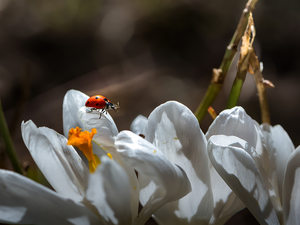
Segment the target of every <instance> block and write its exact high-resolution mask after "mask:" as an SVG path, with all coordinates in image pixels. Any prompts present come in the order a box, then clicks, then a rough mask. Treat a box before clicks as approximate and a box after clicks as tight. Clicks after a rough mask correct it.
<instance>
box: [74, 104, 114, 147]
mask: <svg viewBox="0 0 300 225" xmlns="http://www.w3.org/2000/svg"><path fill="white" fill-rule="evenodd" d="M77 115H78V118H79V120H80V121H81V122H82V124H83V128H84V130H88V131H91V130H92V129H93V128H96V129H97V134H95V135H94V137H93V141H95V142H96V143H97V144H98V145H99V146H101V148H103V149H104V150H106V148H110V147H113V146H114V138H115V136H117V135H118V129H117V126H116V124H115V122H114V120H113V119H112V118H111V116H110V115H109V113H104V114H102V116H101V119H99V112H97V111H93V112H90V109H88V108H87V107H85V106H84V107H81V108H80V109H79V111H78V114H77Z"/></svg>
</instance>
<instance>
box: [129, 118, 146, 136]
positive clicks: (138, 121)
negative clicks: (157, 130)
mask: <svg viewBox="0 0 300 225" xmlns="http://www.w3.org/2000/svg"><path fill="white" fill-rule="evenodd" d="M147 120H148V119H147V117H145V116H142V115H138V116H137V117H136V118H135V119H134V120H133V121H132V123H131V125H130V130H131V131H132V132H133V133H135V134H143V132H144V129H145V126H146V123H147Z"/></svg>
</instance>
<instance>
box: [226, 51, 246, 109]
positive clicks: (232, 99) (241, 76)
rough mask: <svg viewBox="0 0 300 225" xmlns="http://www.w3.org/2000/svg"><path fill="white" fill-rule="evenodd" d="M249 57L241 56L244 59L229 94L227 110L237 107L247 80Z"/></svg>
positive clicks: (240, 63)
mask: <svg viewBox="0 0 300 225" xmlns="http://www.w3.org/2000/svg"><path fill="white" fill-rule="evenodd" d="M249 55H250V54H249V53H247V54H246V56H241V57H242V59H241V60H240V61H239V64H238V70H237V73H236V77H235V79H234V82H233V85H232V87H231V91H230V94H229V98H228V102H227V106H226V108H227V109H231V108H233V107H234V106H236V105H237V102H238V100H239V97H240V95H241V91H242V87H243V84H244V81H245V78H246V74H247V71H248V63H249Z"/></svg>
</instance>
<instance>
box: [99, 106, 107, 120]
mask: <svg viewBox="0 0 300 225" xmlns="http://www.w3.org/2000/svg"><path fill="white" fill-rule="evenodd" d="M105 112H106V111H105V109H104V108H103V109H102V110H101V112H100V117H99V119H101V116H102V114H103V113H105Z"/></svg>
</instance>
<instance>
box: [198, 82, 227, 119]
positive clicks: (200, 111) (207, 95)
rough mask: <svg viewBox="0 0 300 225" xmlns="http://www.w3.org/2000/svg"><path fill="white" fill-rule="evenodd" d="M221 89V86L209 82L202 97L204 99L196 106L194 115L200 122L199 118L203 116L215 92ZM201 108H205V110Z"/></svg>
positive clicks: (215, 95) (214, 96) (213, 98)
mask: <svg viewBox="0 0 300 225" xmlns="http://www.w3.org/2000/svg"><path fill="white" fill-rule="evenodd" d="M220 90H221V86H220V85H218V84H215V83H211V84H210V85H209V87H208V89H207V91H206V93H205V96H204V98H203V99H205V100H206V101H202V102H201V103H200V105H199V106H198V108H197V110H196V112H195V115H196V117H197V119H198V121H199V123H200V121H201V119H202V118H203V117H204V116H205V114H206V112H207V109H208V107H209V106H210V102H213V101H214V100H215V98H216V97H217V94H218V93H219V91H220ZM203 109H206V110H205V111H204V110H203Z"/></svg>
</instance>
